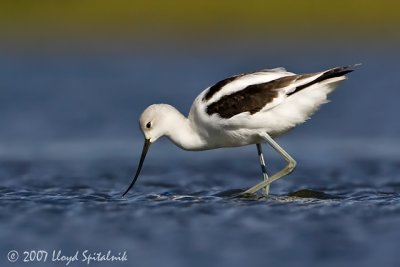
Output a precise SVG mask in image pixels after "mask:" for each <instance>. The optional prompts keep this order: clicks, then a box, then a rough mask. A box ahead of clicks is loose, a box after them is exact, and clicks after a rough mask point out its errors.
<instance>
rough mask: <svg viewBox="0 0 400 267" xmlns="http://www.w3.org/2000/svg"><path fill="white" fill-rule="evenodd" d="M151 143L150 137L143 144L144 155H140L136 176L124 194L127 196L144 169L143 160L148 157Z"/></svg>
mask: <svg viewBox="0 0 400 267" xmlns="http://www.w3.org/2000/svg"><path fill="white" fill-rule="evenodd" d="M150 145H151V142H150V139H145V140H144V145H143V150H142V155H141V156H140V161H139V166H138V168H137V171H136V174H135V178H133V180H132V182H131V184H130V185H129V187H128V189H126V191H125V193H124V194H123V195H122V196H125V195H126V193H128V192H129V190H131V188H132V187H133V185H134V184H135V183H136V180H137V178H138V177H139V174H140V170H141V169H142V166H143V162H144V159H145V158H146V154H147V151H148V150H149V147H150Z"/></svg>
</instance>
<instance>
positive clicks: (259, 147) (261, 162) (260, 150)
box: [257, 144, 269, 196]
mask: <svg viewBox="0 0 400 267" xmlns="http://www.w3.org/2000/svg"><path fill="white" fill-rule="evenodd" d="M257 152H258V158H259V160H260V165H261V171H262V173H263V177H264V181H267V180H268V173H267V168H266V167H265V161H264V155H263V152H262V147H261V144H257ZM268 193H269V185H267V186H265V187H264V188H263V195H264V196H268Z"/></svg>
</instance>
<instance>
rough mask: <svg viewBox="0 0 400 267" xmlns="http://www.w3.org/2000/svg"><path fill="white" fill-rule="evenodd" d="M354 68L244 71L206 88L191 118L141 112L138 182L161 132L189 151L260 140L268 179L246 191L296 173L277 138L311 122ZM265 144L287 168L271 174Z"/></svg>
mask: <svg viewBox="0 0 400 267" xmlns="http://www.w3.org/2000/svg"><path fill="white" fill-rule="evenodd" d="M351 71H353V69H352V67H337V68H333V69H329V70H326V71H321V72H317V73H311V74H294V73H292V72H288V71H286V70H285V69H284V68H275V69H265V70H261V71H258V72H254V73H249V74H239V75H235V76H232V77H230V78H226V79H224V80H222V81H219V82H217V83H216V84H215V85H213V86H210V87H208V88H207V89H205V90H204V91H203V92H202V93H201V94H200V95H199V96H198V97H197V98H196V99H195V100H194V102H193V105H192V107H191V109H190V112H189V116H188V117H187V118H186V117H185V116H183V115H182V114H181V113H180V112H179V111H178V110H176V109H175V108H174V107H172V106H170V105H167V104H154V105H151V106H149V107H148V108H146V109H145V111H144V112H143V113H142V115H141V116H140V120H139V123H140V128H141V130H142V132H143V135H144V138H145V141H144V146H143V151H142V155H141V157H140V161H139V165H138V168H137V171H136V175H135V177H134V178H133V180H132V182H131V184H130V186H129V187H128V189H127V190H126V191H125V193H124V194H123V195H125V194H126V193H128V191H129V190H130V189H131V188H132V187H133V185H134V184H135V182H136V180H137V178H138V176H139V173H140V170H141V168H142V165H143V162H144V159H145V157H146V153H147V151H148V149H149V147H150V145H151V144H152V143H154V142H155V141H156V140H157V139H158V138H160V137H161V136H166V137H168V138H169V139H170V140H171V141H172V142H173V143H174V144H175V145H177V146H178V147H180V148H182V149H185V150H192V151H199V150H208V149H215V148H222V147H238V146H245V145H251V144H256V146H257V151H258V156H259V161H260V164H261V170H262V174H263V178H264V181H262V182H260V183H258V184H256V185H255V186H253V187H251V188H250V189H248V190H246V191H244V192H243V193H244V194H246V193H249V194H251V193H256V192H257V191H259V190H260V189H264V190H263V193H264V195H268V191H269V185H270V184H271V183H272V182H274V181H276V180H278V179H279V178H281V177H283V176H285V175H287V174H289V173H291V172H292V171H293V169H294V168H295V166H296V161H295V160H294V159H293V158H292V157H291V156H290V155H289V154H288V153H287V152H286V151H285V150H284V149H283V148H282V147H281V146H280V145H278V143H276V142H275V140H274V139H273V138H275V137H277V136H279V135H281V134H283V133H285V132H287V131H288V130H290V129H291V128H293V127H295V126H296V125H298V124H300V123H303V122H304V121H306V120H307V119H308V118H309V117H310V116H311V115H312V114H313V113H314V112H315V111H316V110H317V109H318V108H319V107H320V106H321V105H322V104H324V103H326V102H328V100H327V95H328V94H329V93H331V92H332V91H333V90H334V89H335V88H336V87H337V86H338V85H339V83H340V82H341V81H343V80H345V79H346V76H345V75H346V74H347V73H349V72H351ZM262 143H268V144H269V145H271V146H272V147H273V148H274V149H275V150H276V151H277V152H278V153H279V154H281V155H282V157H283V158H284V159H285V160H286V162H287V165H286V167H285V168H283V169H282V170H280V171H279V172H277V173H275V174H274V175H272V176H270V177H268V174H267V171H266V168H265V162H264V156H263V152H262V148H261V144H262Z"/></svg>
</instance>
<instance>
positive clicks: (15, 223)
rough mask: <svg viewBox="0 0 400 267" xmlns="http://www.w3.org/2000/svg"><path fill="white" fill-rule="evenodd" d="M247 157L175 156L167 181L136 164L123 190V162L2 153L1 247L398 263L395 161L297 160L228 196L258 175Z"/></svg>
mask: <svg viewBox="0 0 400 267" xmlns="http://www.w3.org/2000/svg"><path fill="white" fill-rule="evenodd" d="M254 159H255V157H254ZM274 163H278V162H274ZM202 164H208V166H211V167H212V166H213V164H215V161H212V160H210V161H209V162H207V161H206V162H202ZM245 165H252V162H250V160H241V164H240V166H239V167H238V166H237V165H232V166H229V164H226V166H225V168H229V167H232V168H234V169H235V171H234V172H233V171H228V172H226V174H223V175H222V174H218V175H215V174H213V173H210V172H209V171H207V168H205V171H203V172H197V171H193V169H192V168H191V166H190V164H188V165H187V164H185V163H184V164H182V165H181V166H180V168H179V170H171V171H170V172H169V173H167V175H166V176H167V177H165V176H164V177H163V178H165V181H164V180H162V181H160V177H159V176H158V175H157V174H154V173H153V174H152V173H150V174H149V172H148V171H146V169H147V170H149V169H150V168H151V167H149V168H145V170H144V175H143V177H141V179H140V180H139V182H138V184H137V186H136V188H134V190H133V191H132V192H131V193H130V194H129V195H128V196H127V197H126V198H121V192H122V191H123V189H125V188H126V186H127V185H128V182H129V180H127V177H128V174H129V171H130V170H131V165H130V164H129V163H128V162H121V161H118V162H112V161H111V162H104V161H95V162H86V163H85V164H82V163H76V162H21V161H10V162H6V163H3V164H2V166H1V170H2V174H1V176H2V178H3V181H4V180H6V181H7V182H6V183H3V185H2V186H1V187H0V201H1V203H2V205H1V207H0V214H1V217H0V222H1V225H2V226H3V227H2V229H3V230H2V231H1V232H0V236H1V240H2V246H1V251H2V252H1V253H2V254H3V255H6V253H7V252H8V250H11V249H15V250H17V251H24V250H39V249H44V250H46V251H47V250H48V251H52V250H54V249H57V250H59V249H61V250H62V251H63V253H70V254H73V252H74V251H75V250H81V251H83V250H86V249H87V250H90V251H105V252H107V251H108V250H110V249H111V250H112V251H117V252H120V251H126V252H127V255H128V259H129V260H128V262H127V263H120V262H118V263H107V264H106V265H107V266H132V265H140V266H154V265H156V264H157V265H159V264H163V265H166V266H185V265H194V266H204V265H212V266H242V265H244V264H252V265H255V266H262V265H264V264H278V265H283V266H291V265H293V266H294V265H298V264H299V263H301V265H302V266H307V265H314V266H315V265H318V266H320V265H322V266H338V265H340V266H342V265H347V266H374V265H376V264H383V265H384V266H396V265H398V264H400V257H399V256H398V255H397V253H396V251H397V248H398V240H399V238H400V231H399V230H398V225H399V223H400V195H399V193H398V191H399V188H400V184H399V183H398V182H394V181H398V178H399V177H398V175H397V176H393V175H392V173H394V172H398V169H399V167H400V162H399V161H394V162H387V161H369V160H366V161H361V162H352V163H349V164H348V165H347V166H341V167H336V168H335V167H330V168H325V169H324V170H321V168H319V167H318V166H317V167H313V166H311V167H310V166H308V167H303V168H300V170H298V171H296V172H295V173H294V174H292V175H291V176H290V177H288V178H286V179H284V180H283V181H282V182H278V183H276V184H275V185H273V186H272V187H271V191H272V195H271V196H270V197H268V198H263V197H258V198H257V197H251V198H241V199H232V198H230V197H229V192H227V191H228V190H231V189H238V188H245V187H246V185H251V183H249V180H250V181H251V182H252V183H254V182H257V181H258V180H259V179H260V176H259V173H258V172H256V171H254V172H253V171H249V170H247V168H246V167H245ZM206 166H207V165H206ZM159 168H160V169H159V171H160V172H165V171H166V170H167V169H169V166H165V165H162V164H161V165H160V166H159ZM232 168H231V169H232ZM217 171H218V168H217ZM246 173H247V175H246ZM189 176H190V177H189ZM246 176H249V177H247V178H246V179H244V177H246ZM250 177H251V178H250ZM7 178H9V179H7ZM17 181H18V182H17ZM333 181H335V182H333ZM300 189H308V190H309V191H304V190H303V191H300V192H299V190H300ZM311 190H313V191H311ZM296 191H297V195H298V196H288V195H289V194H290V192H296ZM295 194H296V193H295ZM218 195H219V196H218ZM221 195H222V196H221ZM3 260H4V258H3ZM47 264H49V265H51V264H52V263H49V262H48V263H47ZM53 264H54V263H53ZM74 264H77V265H75V266H80V265H79V264H78V263H74ZM39 265H40V264H39ZM39 265H38V266H39ZM73 266H74V265H73ZM95 266H96V265H95Z"/></svg>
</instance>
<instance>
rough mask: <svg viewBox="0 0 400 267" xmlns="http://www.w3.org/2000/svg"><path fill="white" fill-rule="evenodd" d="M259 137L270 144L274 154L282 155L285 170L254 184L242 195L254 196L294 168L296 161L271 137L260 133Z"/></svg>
mask: <svg viewBox="0 0 400 267" xmlns="http://www.w3.org/2000/svg"><path fill="white" fill-rule="evenodd" d="M260 136H261V137H262V138H263V139H264V140H265V141H266V142H267V143H268V144H270V145H271V146H272V147H273V148H274V149H275V151H276V152H278V153H279V154H281V155H282V157H283V158H284V159H285V160H286V162H287V163H288V164H287V165H286V167H285V168H283V169H282V170H280V171H279V172H277V173H275V174H274V175H272V176H271V177H269V178H268V179H267V180H264V181H262V182H261V183H258V184H256V185H255V186H253V187H251V188H249V189H247V190H246V191H245V192H243V194H254V193H256V192H257V191H258V190H260V189H262V188H265V187H266V186H269V185H270V184H271V183H272V182H274V181H276V180H278V179H279V178H282V177H283V176H285V175H288V174H289V173H291V172H292V171H293V170H294V168H295V167H296V161H295V160H294V159H293V158H292V157H291V156H290V155H289V154H288V153H287V152H286V151H285V150H284V149H283V148H282V147H281V146H280V145H278V143H277V142H275V141H274V139H272V137H271V136H269V134H267V133H261V134H260Z"/></svg>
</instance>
